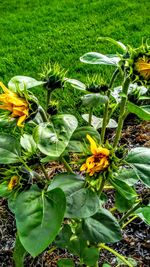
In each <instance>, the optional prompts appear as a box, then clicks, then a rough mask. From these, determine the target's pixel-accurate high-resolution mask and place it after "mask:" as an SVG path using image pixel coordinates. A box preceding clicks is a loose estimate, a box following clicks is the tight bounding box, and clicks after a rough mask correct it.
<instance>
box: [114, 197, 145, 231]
mask: <svg viewBox="0 0 150 267" xmlns="http://www.w3.org/2000/svg"><path fill="white" fill-rule="evenodd" d="M140 206H141V202H139V203H137V204H136V205H135V206H134V207H133V208H131V209H130V210H128V211H127V213H126V214H125V215H124V216H123V217H122V218H121V220H120V221H119V224H120V226H122V224H123V222H124V221H125V220H126V219H127V218H128V217H129V216H130V214H132V213H133V212H134V211H135V210H137V209H138V208H139V207H140Z"/></svg>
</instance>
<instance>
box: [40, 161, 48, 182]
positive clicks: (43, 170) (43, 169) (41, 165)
mask: <svg viewBox="0 0 150 267" xmlns="http://www.w3.org/2000/svg"><path fill="white" fill-rule="evenodd" d="M39 166H40V168H41V170H42V172H43V174H44V176H45V178H46V180H47V181H49V176H48V174H47V171H46V169H45V167H44V165H43V164H42V163H41V162H39Z"/></svg>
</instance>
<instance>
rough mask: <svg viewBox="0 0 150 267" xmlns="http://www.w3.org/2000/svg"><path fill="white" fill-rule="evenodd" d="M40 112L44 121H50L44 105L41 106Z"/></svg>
mask: <svg viewBox="0 0 150 267" xmlns="http://www.w3.org/2000/svg"><path fill="white" fill-rule="evenodd" d="M39 113H40V115H41V117H42V120H43V122H48V118H47V115H46V113H45V111H44V109H43V108H42V107H39Z"/></svg>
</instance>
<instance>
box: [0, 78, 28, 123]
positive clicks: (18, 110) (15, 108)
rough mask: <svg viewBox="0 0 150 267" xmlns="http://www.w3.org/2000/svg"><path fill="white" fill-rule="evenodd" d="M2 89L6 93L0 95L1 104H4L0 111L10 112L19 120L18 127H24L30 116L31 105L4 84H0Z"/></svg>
mask: <svg viewBox="0 0 150 267" xmlns="http://www.w3.org/2000/svg"><path fill="white" fill-rule="evenodd" d="M0 87H1V88H2V89H3V91H4V93H3V94H1V95H0V102H2V105H0V109H4V110H9V111H10V112H11V117H13V118H19V119H18V121H17V125H18V126H19V127H23V124H22V123H23V122H24V121H25V120H26V118H27V116H28V115H29V105H28V103H27V101H26V100H25V99H22V98H21V97H19V96H18V95H17V94H16V93H14V92H12V91H10V90H9V89H7V88H6V86H5V85H4V84H3V83H2V82H0Z"/></svg>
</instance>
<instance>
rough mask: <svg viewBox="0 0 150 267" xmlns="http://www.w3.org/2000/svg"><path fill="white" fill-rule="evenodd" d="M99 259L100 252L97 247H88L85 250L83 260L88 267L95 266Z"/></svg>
mask: <svg viewBox="0 0 150 267" xmlns="http://www.w3.org/2000/svg"><path fill="white" fill-rule="evenodd" d="M98 258H99V250H98V248H95V247H89V248H88V247H87V248H85V249H84V250H83V253H82V260H83V262H84V264H86V265H88V266H95V265H96V262H97V261H98Z"/></svg>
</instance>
